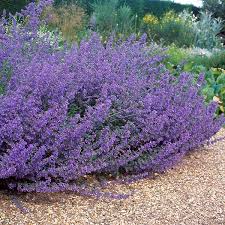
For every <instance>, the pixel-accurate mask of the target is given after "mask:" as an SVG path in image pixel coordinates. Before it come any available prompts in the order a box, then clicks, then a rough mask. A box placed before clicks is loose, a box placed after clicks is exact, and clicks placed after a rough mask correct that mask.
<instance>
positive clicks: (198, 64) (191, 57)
mask: <svg viewBox="0 0 225 225" xmlns="http://www.w3.org/2000/svg"><path fill="white" fill-rule="evenodd" d="M199 51H200V50H199ZM203 52H204V50H203ZM166 53H167V55H168V58H167V59H165V60H164V64H165V65H166V68H167V69H169V70H170V71H171V72H172V73H173V74H174V75H175V76H179V74H180V73H181V72H191V73H192V74H193V76H194V77H195V78H196V79H197V78H198V76H199V74H201V73H204V74H205V80H206V84H205V86H204V88H203V90H202V93H203V95H204V97H205V100H206V102H207V103H209V102H211V101H217V102H218V103H219V107H218V110H217V113H218V114H221V113H223V112H224V110H225V70H224V67H225V57H224V56H225V50H221V51H214V52H211V54H210V55H207V54H204V55H203V54H202V55H196V53H195V54H194V53H193V52H192V51H189V50H187V49H182V48H177V47H176V46H175V45H172V46H170V47H169V48H168V50H167V51H166Z"/></svg>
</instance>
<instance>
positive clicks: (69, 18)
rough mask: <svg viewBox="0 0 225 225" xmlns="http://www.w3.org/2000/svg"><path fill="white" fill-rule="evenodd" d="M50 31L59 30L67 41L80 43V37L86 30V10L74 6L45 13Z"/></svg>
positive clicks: (62, 7)
mask: <svg viewBox="0 0 225 225" xmlns="http://www.w3.org/2000/svg"><path fill="white" fill-rule="evenodd" d="M45 17H47V19H48V25H49V27H50V29H58V30H59V31H60V32H61V33H62V36H63V38H64V39H65V40H67V41H69V42H72V41H79V40H80V39H81V37H80V35H81V34H83V33H82V31H83V32H85V29H86V20H87V18H86V15H85V12H84V10H83V9H82V8H81V7H79V6H77V5H74V4H68V5H61V6H60V7H51V8H48V9H47V10H46V11H45Z"/></svg>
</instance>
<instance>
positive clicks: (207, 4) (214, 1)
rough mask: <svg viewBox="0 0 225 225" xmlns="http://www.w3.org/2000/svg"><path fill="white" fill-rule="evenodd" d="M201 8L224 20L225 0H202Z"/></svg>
mask: <svg viewBox="0 0 225 225" xmlns="http://www.w3.org/2000/svg"><path fill="white" fill-rule="evenodd" d="M203 8H204V9H205V10H208V11H209V12H211V13H213V15H214V16H215V17H220V18H222V19H223V20H225V0H203Z"/></svg>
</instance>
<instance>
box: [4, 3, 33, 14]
mask: <svg viewBox="0 0 225 225" xmlns="http://www.w3.org/2000/svg"><path fill="white" fill-rule="evenodd" d="M29 2H30V0H1V1H0V15H1V14H2V13H3V10H4V9H5V10H6V11H7V12H11V13H12V14H15V13H16V12H19V11H20V10H21V9H22V8H24V6H25V5H27V4H28V3H29Z"/></svg>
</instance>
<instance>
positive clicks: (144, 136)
mask: <svg viewBox="0 0 225 225" xmlns="http://www.w3.org/2000/svg"><path fill="white" fill-rule="evenodd" d="M49 4H51V1H44V0H41V1H39V3H38V4H37V5H36V4H35V3H31V4H29V5H28V6H27V8H26V10H24V11H23V12H22V14H23V15H21V16H27V20H26V24H25V25H24V26H20V24H18V23H16V22H15V19H14V18H11V22H10V24H12V25H10V26H7V24H8V23H9V22H7V21H5V20H4V19H3V20H2V22H1V27H0V36H1V42H0V45H1V48H0V68H1V69H0V71H1V77H0V82H1V83H3V82H4V89H3V91H2V93H1V95H0V181H1V183H4V184H5V186H6V187H8V188H10V189H12V190H17V191H21V192H32V191H35V192H56V191H65V190H71V191H75V192H78V193H81V194H85V195H95V196H102V195H107V196H110V197H124V196H123V195H120V196H118V195H114V194H113V193H105V194H104V192H101V189H100V187H101V186H102V185H103V184H105V183H106V184H107V182H108V180H109V179H108V178H109V177H113V178H117V179H119V180H121V181H127V180H135V179H139V178H143V177H148V176H150V175H151V174H152V173H154V172H163V171H165V170H167V169H169V168H171V167H172V166H173V165H174V164H176V163H178V162H179V161H180V160H181V159H182V158H183V156H184V155H185V154H186V153H188V152H190V151H191V150H193V149H196V148H198V147H200V146H202V145H203V144H205V143H206V142H207V141H208V140H209V139H210V138H211V137H212V136H213V135H214V134H215V133H216V132H217V131H218V130H219V129H220V128H221V127H222V125H223V124H224V122H225V119H224V117H223V116H220V117H216V116H215V110H216V107H217V105H216V103H215V102H214V103H209V104H208V105H206V104H205V103H204V98H203V97H202V96H201V95H200V89H201V83H202V80H201V79H199V80H198V81H197V82H196V83H195V82H193V80H192V76H190V74H188V73H182V74H181V75H180V76H179V77H178V78H176V77H174V76H172V75H170V73H169V72H168V71H165V70H164V68H163V67H162V66H161V65H160V62H161V60H163V57H162V56H158V55H154V54H151V53H152V51H155V49H152V47H151V46H150V47H149V46H148V45H147V44H146V40H145V39H146V37H145V36H143V37H142V38H141V39H139V40H136V39H135V37H134V36H131V37H130V38H129V39H128V40H127V41H124V42H120V43H115V42H113V41H112V40H109V41H108V42H107V44H106V46H105V45H103V44H102V43H101V41H100V38H99V37H98V35H96V34H93V36H92V37H91V38H90V39H89V40H83V41H81V43H80V45H79V46H76V45H73V46H72V47H71V48H69V47H66V46H65V47H64V48H63V49H62V48H58V47H57V42H56V43H55V44H52V39H51V41H48V37H44V38H43V36H42V37H40V35H38V29H39V26H40V25H41V24H40V21H39V19H38V18H39V16H40V15H41V12H42V9H43V8H44V7H45V6H46V5H49ZM3 67H4V69H3ZM9 71H10V72H9ZM6 77H7V79H5V78H6ZM93 176H95V177H96V178H99V180H101V182H100V181H99V183H96V182H94V183H92V182H90V177H93ZM100 178H101V179H100ZM103 181H104V182H103Z"/></svg>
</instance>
